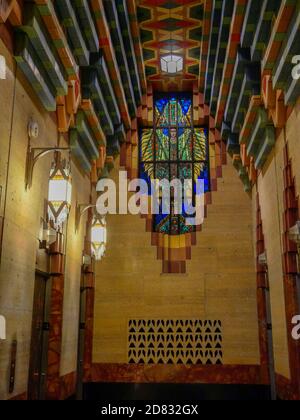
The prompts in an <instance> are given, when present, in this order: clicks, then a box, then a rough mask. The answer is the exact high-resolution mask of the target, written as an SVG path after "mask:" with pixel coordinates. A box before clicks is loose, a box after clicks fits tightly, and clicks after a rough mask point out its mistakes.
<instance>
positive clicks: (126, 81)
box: [103, 0, 137, 118]
mask: <svg viewBox="0 0 300 420" xmlns="http://www.w3.org/2000/svg"><path fill="white" fill-rule="evenodd" d="M103 4H104V9H105V13H106V17H107V21H108V24H109V27H110V33H111V37H112V41H113V45H114V49H115V53H116V58H117V62H118V65H119V69H120V73H121V79H122V83H123V87H124V90H125V95H126V99H127V104H128V109H129V113H130V116H131V117H132V118H133V117H135V116H136V111H137V105H136V102H135V97H134V91H133V86H132V83H131V78H130V70H129V66H128V62H127V58H126V50H125V47H124V43H123V37H122V33H121V28H120V22H119V17H118V11H117V8H116V3H115V0H103Z"/></svg>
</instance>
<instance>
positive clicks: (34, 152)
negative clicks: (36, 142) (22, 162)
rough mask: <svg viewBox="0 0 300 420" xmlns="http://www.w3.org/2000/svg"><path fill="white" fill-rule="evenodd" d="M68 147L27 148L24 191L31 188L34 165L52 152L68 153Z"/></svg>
mask: <svg viewBox="0 0 300 420" xmlns="http://www.w3.org/2000/svg"><path fill="white" fill-rule="evenodd" d="M70 150H71V149H70V147H30V145H29V147H28V151H27V162H26V175H25V187H26V190H28V189H30V188H31V187H32V178H33V170H34V167H35V165H36V163H37V162H38V161H39V160H40V159H41V158H43V157H45V156H47V155H48V154H50V153H53V152H69V151H70Z"/></svg>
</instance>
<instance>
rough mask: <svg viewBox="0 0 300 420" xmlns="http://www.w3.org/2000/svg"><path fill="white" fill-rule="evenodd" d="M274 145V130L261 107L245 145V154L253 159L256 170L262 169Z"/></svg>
mask: <svg viewBox="0 0 300 420" xmlns="http://www.w3.org/2000/svg"><path fill="white" fill-rule="evenodd" d="M274 145H275V128H274V126H272V125H270V124H269V119H268V115H267V112H266V110H265V109H264V108H262V107H261V108H259V110H258V113H257V117H256V120H255V123H254V125H253V130H252V134H251V136H250V139H249V143H248V145H247V154H248V156H252V157H254V159H255V168H256V169H262V167H263V166H264V164H265V163H266V161H267V159H268V156H269V154H270V152H271V150H272V148H273V147H274Z"/></svg>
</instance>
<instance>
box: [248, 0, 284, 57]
mask: <svg viewBox="0 0 300 420" xmlns="http://www.w3.org/2000/svg"><path fill="white" fill-rule="evenodd" d="M280 2H281V0H263V2H262V4H261V5H260V13H259V15H258V20H256V22H255V28H256V30H255V33H254V38H253V41H252V44H251V59H252V61H260V60H261V59H262V56H263V52H264V50H265V48H266V46H267V44H268V42H269V40H270V36H271V30H272V24H273V18H274V16H276V15H277V13H278V11H279V8H280Z"/></svg>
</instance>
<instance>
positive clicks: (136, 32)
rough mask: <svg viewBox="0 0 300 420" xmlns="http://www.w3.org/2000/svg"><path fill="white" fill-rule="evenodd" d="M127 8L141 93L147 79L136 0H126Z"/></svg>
mask: <svg viewBox="0 0 300 420" xmlns="http://www.w3.org/2000/svg"><path fill="white" fill-rule="evenodd" d="M127 9H128V13H129V21H130V28H131V34H132V38H133V43H134V51H135V57H136V61H137V66H138V70H139V77H140V84H141V89H142V93H143V94H145V93H146V92H147V80H146V73H145V65H144V58H143V49H142V44H141V38H140V29H139V24H138V17H137V8H136V0H127Z"/></svg>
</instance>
